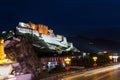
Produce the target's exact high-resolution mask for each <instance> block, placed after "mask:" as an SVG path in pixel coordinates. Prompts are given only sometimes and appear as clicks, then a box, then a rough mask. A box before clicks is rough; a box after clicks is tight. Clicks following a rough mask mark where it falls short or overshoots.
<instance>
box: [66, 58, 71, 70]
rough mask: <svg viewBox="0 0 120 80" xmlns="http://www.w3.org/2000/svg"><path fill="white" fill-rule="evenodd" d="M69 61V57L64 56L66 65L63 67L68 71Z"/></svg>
mask: <svg viewBox="0 0 120 80" xmlns="http://www.w3.org/2000/svg"><path fill="white" fill-rule="evenodd" d="M70 62H71V59H70V58H68V57H67V58H65V63H66V67H65V69H66V70H67V71H68V70H70V66H69V65H70Z"/></svg>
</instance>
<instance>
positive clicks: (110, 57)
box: [109, 55, 113, 64]
mask: <svg viewBox="0 0 120 80" xmlns="http://www.w3.org/2000/svg"><path fill="white" fill-rule="evenodd" d="M112 58H113V56H111V55H110V56H109V59H110V64H111V63H112Z"/></svg>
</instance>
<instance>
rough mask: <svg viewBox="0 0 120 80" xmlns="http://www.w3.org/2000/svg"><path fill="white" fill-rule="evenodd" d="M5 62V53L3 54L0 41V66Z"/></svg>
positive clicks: (2, 42) (2, 44)
mask: <svg viewBox="0 0 120 80" xmlns="http://www.w3.org/2000/svg"><path fill="white" fill-rule="evenodd" d="M4 60H5V53H4V40H3V39H1V40H0V64H3V63H4Z"/></svg>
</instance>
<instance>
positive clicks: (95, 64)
mask: <svg viewBox="0 0 120 80" xmlns="http://www.w3.org/2000/svg"><path fill="white" fill-rule="evenodd" d="M92 59H93V60H94V64H93V66H94V67H96V66H97V63H96V61H97V57H96V56H95V57H93V58H92Z"/></svg>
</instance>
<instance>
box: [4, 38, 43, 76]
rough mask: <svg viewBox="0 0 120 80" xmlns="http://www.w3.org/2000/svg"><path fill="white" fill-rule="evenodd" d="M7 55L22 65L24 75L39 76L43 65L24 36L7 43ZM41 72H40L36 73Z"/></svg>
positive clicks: (9, 40)
mask: <svg viewBox="0 0 120 80" xmlns="http://www.w3.org/2000/svg"><path fill="white" fill-rule="evenodd" d="M5 53H6V55H7V57H8V58H10V59H12V60H16V61H17V62H18V63H20V66H21V70H22V71H23V73H32V74H33V75H38V72H39V71H40V68H41V66H40V65H41V64H40V63H39V58H38V57H37V54H36V53H35V51H34V49H33V46H32V44H31V43H30V41H28V40H27V38H25V37H23V36H16V37H12V38H10V39H8V40H6V41H5ZM36 70H39V71H36Z"/></svg>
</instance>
